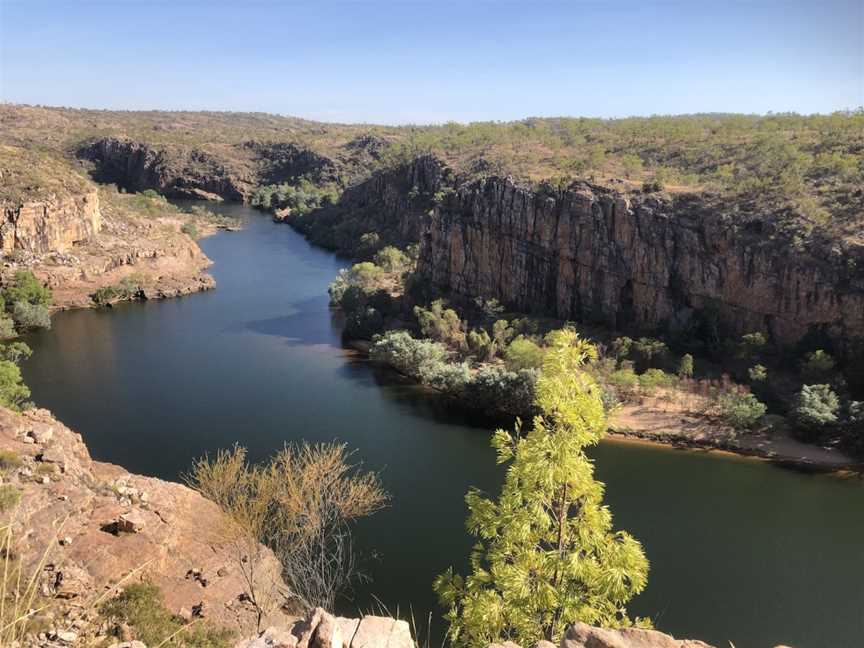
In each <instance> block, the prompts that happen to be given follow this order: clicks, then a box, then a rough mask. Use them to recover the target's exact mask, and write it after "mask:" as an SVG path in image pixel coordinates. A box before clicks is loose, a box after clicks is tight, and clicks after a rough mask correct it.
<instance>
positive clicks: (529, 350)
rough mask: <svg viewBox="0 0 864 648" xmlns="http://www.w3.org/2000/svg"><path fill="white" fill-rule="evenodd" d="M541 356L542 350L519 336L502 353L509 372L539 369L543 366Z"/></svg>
mask: <svg viewBox="0 0 864 648" xmlns="http://www.w3.org/2000/svg"><path fill="white" fill-rule="evenodd" d="M543 355H544V354H543V349H541V348H540V347H539V346H538V345H537V344H535V343H534V342H532V341H531V340H529V339H528V338H526V337H523V336H521V335H520V336H519V337H517V338H516V339H515V340H513V341H512V342H511V343H510V344H509V345H508V346H507V350H506V351H505V352H504V358H505V360H506V362H507V368H508V369H509V370H510V371H520V370H522V369H539V368H540V367H541V366H542V365H543Z"/></svg>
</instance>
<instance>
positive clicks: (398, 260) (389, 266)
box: [374, 245, 410, 273]
mask: <svg viewBox="0 0 864 648" xmlns="http://www.w3.org/2000/svg"><path fill="white" fill-rule="evenodd" d="M374 260H375V265H377V266H378V267H379V268H383V269H384V270H385V271H386V272H400V273H401V272H404V271H405V270H406V269H407V268H408V265H409V264H410V259H409V258H408V257H407V256H405V254H404V253H403V252H402V251H401V250H400V249H399V248H397V247H393V246H392V245H388V246H387V247H385V248H383V249H381V250H378V252H377V253H376V254H375V259H374Z"/></svg>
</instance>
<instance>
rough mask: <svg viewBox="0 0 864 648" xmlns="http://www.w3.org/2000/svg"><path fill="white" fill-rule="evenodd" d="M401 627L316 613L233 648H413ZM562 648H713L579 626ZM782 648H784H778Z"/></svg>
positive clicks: (495, 647) (658, 635) (545, 644)
mask: <svg viewBox="0 0 864 648" xmlns="http://www.w3.org/2000/svg"><path fill="white" fill-rule="evenodd" d="M416 646H417V644H416V643H415V641H414V639H413V638H412V637H411V629H410V627H409V626H408V623H407V622H405V621H397V620H395V619H391V618H388V617H379V616H364V617H362V618H360V619H346V618H344V617H334V616H332V615H330V614H328V613H327V612H325V611H324V610H321V609H320V608H319V609H317V610H315V611H314V613H312V614H311V615H309V617H307V618H306V619H302V620H300V621H297V622H296V623H294V624H293V625H291V626H289V627H287V628H277V627H271V628H268V629H267V630H266V631H264V632H263V633H261V635H260V636H258V637H255V638H253V639H246V640H244V641H240V642H239V643H237V644H236V646H235V648H416ZM489 648H520V647H519V646H517V645H516V644H514V643H512V642H509V641H508V642H506V643H504V644H490V645H489ZM534 648H556V646H555V644H553V643H552V642H551V641H539V642H537V643H536V644H535V645H534ZM560 648H713V647H712V646H710V645H709V644H706V643H705V642H703V641H696V640H694V639H675V638H673V637H671V636H669V635H667V634H664V633H662V632H658V631H656V630H640V629H636V628H625V629H622V630H605V629H602V628H594V627H592V626H589V625H586V624H584V623H577V624H576V625H574V626H572V627H571V628H569V629H568V630H567V632H566V633H565V635H564V638H563V639H562V640H561V644H560ZM778 648H782V647H778Z"/></svg>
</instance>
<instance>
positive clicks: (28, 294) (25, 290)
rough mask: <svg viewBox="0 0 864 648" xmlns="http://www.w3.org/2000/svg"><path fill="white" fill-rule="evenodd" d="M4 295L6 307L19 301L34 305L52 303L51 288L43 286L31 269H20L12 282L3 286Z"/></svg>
mask: <svg viewBox="0 0 864 648" xmlns="http://www.w3.org/2000/svg"><path fill="white" fill-rule="evenodd" d="M2 296H3V300H4V302H5V304H6V308H9V305H10V304H16V303H19V302H23V303H26V304H31V305H33V306H50V305H51V289H50V288H48V287H47V286H43V285H42V283H41V282H40V281H39V280H38V279H37V278H36V275H34V274H33V273H32V272H31V271H30V270H18V271H17V272H16V273H15V277H14V279H13V280H12V284H11V285H9V286H4V287H3V291H2Z"/></svg>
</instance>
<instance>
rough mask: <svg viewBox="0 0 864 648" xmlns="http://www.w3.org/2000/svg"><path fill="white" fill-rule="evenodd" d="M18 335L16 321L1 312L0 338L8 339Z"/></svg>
mask: <svg viewBox="0 0 864 648" xmlns="http://www.w3.org/2000/svg"><path fill="white" fill-rule="evenodd" d="M16 335H17V333H16V332H15V321H14V320H13V319H12V318H11V317H7V316H6V315H3V314H0V340H8V339H9V338H13V337H15V336H16Z"/></svg>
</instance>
